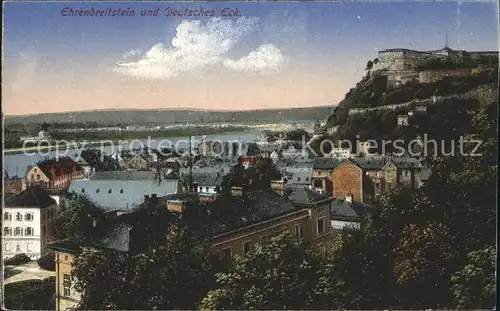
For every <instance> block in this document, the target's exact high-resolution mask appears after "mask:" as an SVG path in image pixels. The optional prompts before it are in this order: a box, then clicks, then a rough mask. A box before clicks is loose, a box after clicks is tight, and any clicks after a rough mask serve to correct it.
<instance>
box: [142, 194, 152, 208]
mask: <svg viewBox="0 0 500 311" xmlns="http://www.w3.org/2000/svg"><path fill="white" fill-rule="evenodd" d="M143 205H144V208H145V209H150V208H151V199H150V198H149V195H147V194H146V195H144V202H143Z"/></svg>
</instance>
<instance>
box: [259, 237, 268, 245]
mask: <svg viewBox="0 0 500 311" xmlns="http://www.w3.org/2000/svg"><path fill="white" fill-rule="evenodd" d="M268 243H269V237H268V236H267V235H264V236H262V237H261V238H260V246H266V245H267V244H268Z"/></svg>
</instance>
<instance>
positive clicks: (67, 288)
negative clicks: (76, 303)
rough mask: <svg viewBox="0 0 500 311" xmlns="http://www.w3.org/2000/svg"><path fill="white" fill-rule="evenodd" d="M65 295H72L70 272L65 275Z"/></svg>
mask: <svg viewBox="0 0 500 311" xmlns="http://www.w3.org/2000/svg"><path fill="white" fill-rule="evenodd" d="M63 289H64V290H63V295H64V296H66V297H69V296H71V277H70V275H69V274H64V275H63Z"/></svg>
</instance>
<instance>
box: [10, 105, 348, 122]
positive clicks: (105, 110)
mask: <svg viewBox="0 0 500 311" xmlns="http://www.w3.org/2000/svg"><path fill="white" fill-rule="evenodd" d="M337 105H338V102H336V103H332V104H323V105H313V106H305V107H283V108H279V107H276V108H260V109H245V110H241V109H240V110H231V109H200V108H189V107H186V108H183V107H181V108H160V109H140V108H113V109H109V108H104V109H90V110H76V111H74V110H73V111H60V112H44V113H31V114H18V115H4V119H7V118H18V117H30V116H39V115H49V114H50V115H61V114H71V113H88V112H114V111H120V112H121V111H129V112H134V111H137V112H149V111H180V110H184V111H197V112H250V111H265V110H268V111H272V110H288V109H309V108H327V107H332V108H333V107H336V106H337Z"/></svg>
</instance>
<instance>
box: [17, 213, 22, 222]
mask: <svg viewBox="0 0 500 311" xmlns="http://www.w3.org/2000/svg"><path fill="white" fill-rule="evenodd" d="M16 220H17V221H22V220H23V215H22V214H21V213H17V214H16Z"/></svg>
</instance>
